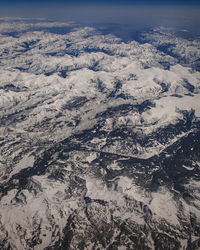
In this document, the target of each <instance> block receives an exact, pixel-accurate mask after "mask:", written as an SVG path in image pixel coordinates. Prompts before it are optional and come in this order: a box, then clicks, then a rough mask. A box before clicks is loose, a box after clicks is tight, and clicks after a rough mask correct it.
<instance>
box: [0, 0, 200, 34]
mask: <svg viewBox="0 0 200 250" xmlns="http://www.w3.org/2000/svg"><path fill="white" fill-rule="evenodd" d="M8 16H14V17H28V18H36V17H37V18H38V17H39V18H48V19H53V20H60V21H74V22H77V23H80V24H86V25H88V24H89V25H96V24H98V25H100V24H108V23H109V24H112V25H113V26H112V27H114V26H115V25H121V27H119V26H115V28H116V29H121V30H122V32H126V30H128V29H129V30H130V29H134V30H135V31H137V30H139V29H142V28H148V27H150V26H158V25H164V26H177V27H180V28H182V29H185V28H186V29H189V30H194V32H197V31H198V32H199V33H200V28H199V25H198V24H199V23H200V0H0V17H8ZM110 27H111V26H110Z"/></svg>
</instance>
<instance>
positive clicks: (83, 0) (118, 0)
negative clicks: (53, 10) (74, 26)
mask: <svg viewBox="0 0 200 250" xmlns="http://www.w3.org/2000/svg"><path fill="white" fill-rule="evenodd" d="M43 3H44V4H55V5H58V4H68V5H69V4H70V5H88V4H89V5H109V4H112V5H113V4H114V5H117V4H120V5H124V4H129V5H194V4H195V5H199V4H200V0H0V5H2V4H5V5H9V4H15V5H19V4H24V5H30V4H34V5H36V4H38V5H41V4H43Z"/></svg>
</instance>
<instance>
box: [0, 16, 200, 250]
mask: <svg viewBox="0 0 200 250" xmlns="http://www.w3.org/2000/svg"><path fill="white" fill-rule="evenodd" d="M59 29H62V32H56V30H59ZM63 30H65V32H63ZM0 32H1V33H0V124H1V126H0V145H1V147H0V152H1V158H0V248H1V249H17V250H21V249H35V250H36V249H38V250H40V249H46V250H50V249H107V250H111V249H113V250H114V249H118V250H122V249H143V250H144V249H163V250H164V249H165V250H166V249H170V250H172V249H174V250H177V249H188V250H189V249H199V248H200V184H199V181H200V129H199V128H200V73H199V69H200V63H199V60H200V41H199V40H198V39H197V40H191V39H190V40H188V39H186V38H183V37H180V36H177V34H176V32H175V31H174V30H172V29H169V28H164V27H157V28H155V29H153V30H150V31H145V32H143V33H141V35H140V40H138V41H129V42H124V41H123V40H122V39H120V38H118V37H116V36H114V35H112V34H107V35H105V34H102V33H101V32H100V31H98V30H97V29H95V28H92V27H81V26H78V25H76V24H75V23H59V22H52V21H48V20H42V19H41V20H39V19H38V20H31V19H30V20H26V19H20V18H16V19H15V20H14V19H12V18H7V19H1V20H0Z"/></svg>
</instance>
